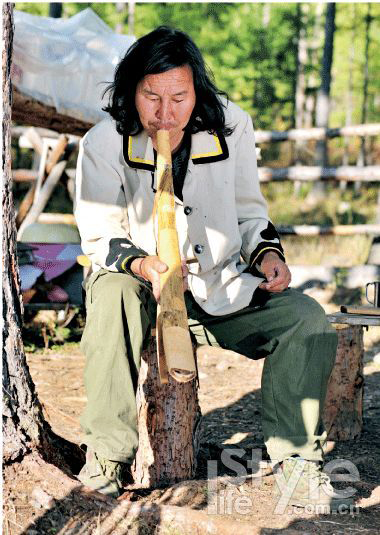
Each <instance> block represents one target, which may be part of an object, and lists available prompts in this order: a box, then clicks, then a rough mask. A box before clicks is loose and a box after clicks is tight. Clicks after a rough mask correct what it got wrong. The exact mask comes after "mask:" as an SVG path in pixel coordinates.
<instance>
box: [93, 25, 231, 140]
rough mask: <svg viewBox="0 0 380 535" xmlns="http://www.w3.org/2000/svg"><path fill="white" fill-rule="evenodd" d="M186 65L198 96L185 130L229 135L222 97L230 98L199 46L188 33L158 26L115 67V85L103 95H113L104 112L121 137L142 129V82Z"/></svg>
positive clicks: (133, 46)
mask: <svg viewBox="0 0 380 535" xmlns="http://www.w3.org/2000/svg"><path fill="white" fill-rule="evenodd" d="M184 65H189V66H190V67H191V70H192V72H193V82H194V89H195V95H196V103H195V107H194V110H193V113H192V114H191V117H190V120H189V123H188V124H187V126H186V128H185V130H187V131H189V132H191V133H196V132H200V131H208V132H210V133H215V132H221V133H222V134H224V135H226V136H228V135H230V134H231V133H232V132H233V128H231V127H229V126H227V125H226V124H225V115H224V110H223V108H225V105H224V104H223V103H222V101H221V100H220V98H219V96H224V97H225V98H226V99H227V100H228V96H227V94H226V93H224V92H223V91H220V90H219V89H218V88H217V87H216V86H215V84H214V82H213V75H212V73H211V71H209V70H208V68H207V67H206V65H205V63H204V60H203V58H202V55H201V53H200V51H199V49H198V47H197V46H196V45H195V43H194V42H193V41H192V39H191V38H190V37H189V36H188V35H187V34H185V33H183V32H181V31H179V30H175V29H173V28H169V27H167V26H159V27H158V28H156V29H155V30H153V31H152V32H150V33H148V34H147V35H145V36H144V37H141V38H140V39H139V40H138V41H136V42H135V43H134V44H133V45H132V46H131V47H130V48H129V49H128V51H127V53H126V54H125V56H124V58H123V59H122V60H121V61H120V63H119V64H118V66H117V67H116V71H115V79H114V81H113V83H112V84H110V85H109V86H108V87H107V89H106V90H105V92H104V95H105V94H106V93H107V92H109V94H110V96H109V103H108V106H106V107H104V108H103V110H104V111H106V112H108V113H109V114H110V115H111V117H113V119H115V121H116V129H117V131H118V132H119V134H121V135H123V134H130V135H135V134H138V133H139V132H141V130H142V129H143V127H142V124H141V122H140V118H139V114H138V112H137V109H136V106H135V94H136V87H137V84H138V83H139V81H140V80H142V79H143V78H144V76H146V75H148V74H160V73H162V72H166V71H168V70H170V69H174V68H176V67H182V66H184ZM104 95H103V96H104Z"/></svg>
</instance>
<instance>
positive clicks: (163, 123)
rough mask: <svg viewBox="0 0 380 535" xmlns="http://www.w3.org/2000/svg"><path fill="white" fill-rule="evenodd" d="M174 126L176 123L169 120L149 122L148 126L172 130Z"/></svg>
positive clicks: (154, 128) (155, 128)
mask: <svg viewBox="0 0 380 535" xmlns="http://www.w3.org/2000/svg"><path fill="white" fill-rule="evenodd" d="M176 126H177V124H176V123H173V122H171V121H154V122H151V123H149V127H150V128H152V129H153V130H172V129H173V128H176Z"/></svg>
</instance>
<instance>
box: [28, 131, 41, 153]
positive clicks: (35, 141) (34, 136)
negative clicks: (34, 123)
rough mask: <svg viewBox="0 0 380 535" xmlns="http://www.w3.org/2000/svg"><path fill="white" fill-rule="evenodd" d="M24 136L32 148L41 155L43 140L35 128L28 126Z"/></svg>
mask: <svg viewBox="0 0 380 535" xmlns="http://www.w3.org/2000/svg"><path fill="white" fill-rule="evenodd" d="M25 137H26V138H27V140H28V141H29V142H30V143H31V145H32V147H33V148H34V150H35V151H36V152H37V153H38V154H40V155H41V154H42V150H43V141H42V137H41V136H40V134H39V133H38V132H37V130H36V129H35V128H34V127H31V128H28V129H27V131H26V132H25Z"/></svg>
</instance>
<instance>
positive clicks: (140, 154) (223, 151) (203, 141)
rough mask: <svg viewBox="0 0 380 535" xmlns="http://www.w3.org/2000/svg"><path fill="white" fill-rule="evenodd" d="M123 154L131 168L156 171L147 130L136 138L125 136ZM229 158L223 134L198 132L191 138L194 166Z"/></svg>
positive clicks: (191, 154) (191, 157)
mask: <svg viewBox="0 0 380 535" xmlns="http://www.w3.org/2000/svg"><path fill="white" fill-rule="evenodd" d="M123 154H124V159H125V161H126V163H127V164H128V165H129V167H133V168H135V169H145V170H147V171H154V170H155V165H154V151H153V144H152V139H151V138H150V137H149V136H148V135H147V133H146V132H145V130H143V131H142V132H140V133H139V134H137V135H136V136H123ZM228 156H229V154H228V147H227V143H226V140H225V138H224V136H223V135H222V134H219V133H218V134H215V135H214V134H209V133H208V132H198V133H197V134H193V135H192V136H191V153H190V159H191V160H192V162H193V164H194V165H198V164H203V163H213V162H220V161H222V160H226V159H227V158H228Z"/></svg>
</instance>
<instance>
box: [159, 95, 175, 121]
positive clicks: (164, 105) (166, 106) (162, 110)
mask: <svg viewBox="0 0 380 535" xmlns="http://www.w3.org/2000/svg"><path fill="white" fill-rule="evenodd" d="M156 115H157V118H158V119H160V121H169V120H170V119H172V118H173V110H172V105H171V103H170V102H169V101H164V100H163V101H161V103H160V106H159V107H158V109H157V114H156Z"/></svg>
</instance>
